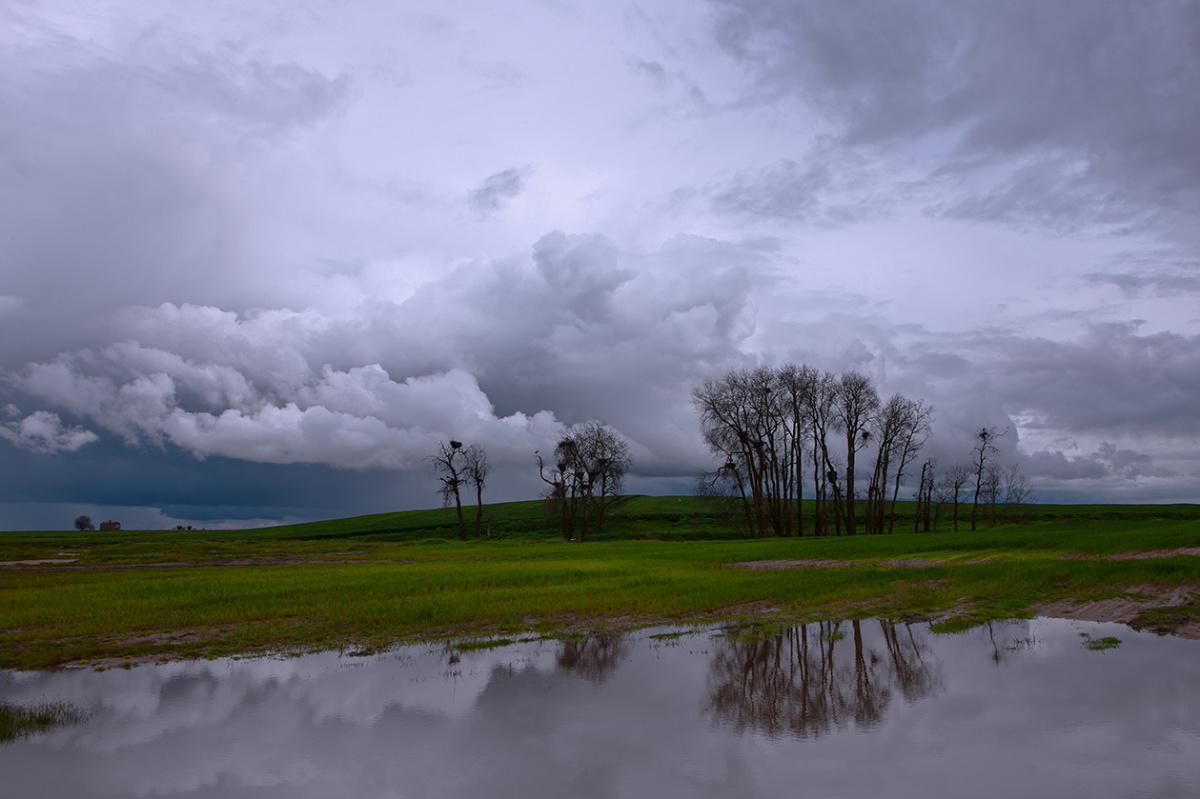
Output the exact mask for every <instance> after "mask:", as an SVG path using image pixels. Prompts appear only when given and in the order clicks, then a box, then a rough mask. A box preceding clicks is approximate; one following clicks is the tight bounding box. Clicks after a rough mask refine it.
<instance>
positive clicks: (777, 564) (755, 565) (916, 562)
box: [729, 558, 974, 571]
mask: <svg viewBox="0 0 1200 799" xmlns="http://www.w3.org/2000/svg"><path fill="white" fill-rule="evenodd" d="M948 562H949V561H945V560H931V559H929V558H899V559H894V560H880V561H872V560H821V559H808V560H746V561H742V562H740V563H731V564H729V565H730V566H732V567H733V568H735V569H749V570H751V571H771V570H775V569H837V568H844V567H847V566H860V567H866V566H883V567H886V568H893V569H928V568H931V567H933V566H945V565H946V564H947V563H948ZM957 563H958V564H959V565H970V564H971V563H974V561H958V562H957Z"/></svg>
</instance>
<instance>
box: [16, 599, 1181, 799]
mask: <svg viewBox="0 0 1200 799" xmlns="http://www.w3.org/2000/svg"><path fill="white" fill-rule="evenodd" d="M1113 639H1116V642H1114V640H1113ZM0 703H3V704H4V705H7V706H8V707H14V706H17V707H34V706H38V705H41V706H46V705H55V706H63V705H64V704H65V706H69V707H72V708H76V709H78V711H79V713H77V714H75V715H73V716H70V717H69V718H70V720H69V721H68V722H66V723H64V724H62V725H61V726H58V727H55V728H53V729H50V730H49V731H37V732H34V733H31V734H29V735H18V736H17V737H15V738H13V739H11V740H8V741H6V742H3V743H0V774H2V775H3V790H2V791H0V793H2V794H3V795H4V796H5V797H12V798H13V799H17V797H45V798H46V799H58V797H73V798H78V797H118V796H119V797H133V796H138V797H151V796H153V797H321V798H322V799H325V798H326V797H342V796H353V797H407V796H411V797H473V798H475V797H575V796H577V797H783V796H787V797H795V796H804V797H824V796H829V797H835V796H836V797H883V796H887V797H899V798H900V799H904V798H905V797H922V799H927V798H928V797H959V796H971V797H1005V798H1006V799H1007V797H1013V796H1023V797H1043V796H1044V797H1064V796H1080V797H1084V796H1086V797H1185V796H1186V797H1195V796H1200V642H1197V641H1189V640H1182V639H1177V638H1172V637H1158V636H1155V635H1153V634H1150V633H1138V632H1134V631H1132V630H1130V629H1129V628H1128V627H1125V626H1123V625H1119V624H1106V623H1092V622H1085V621H1064V620H1053V619H1036V620H1032V621H1021V622H1009V623H995V624H992V625H989V626H985V627H980V628H976V629H973V630H970V631H967V632H964V633H957V634H934V633H932V632H931V631H930V630H929V628H928V626H926V625H924V624H912V625H905V624H890V623H887V622H880V621H863V622H857V623H856V622H841V623H826V624H810V625H807V626H803V627H787V628H783V629H780V630H776V631H769V632H767V631H761V630H760V631H744V630H743V631H732V632H731V631H722V630H706V631H698V632H687V633H683V634H678V633H676V632H672V631H663V630H659V631H646V632H640V633H636V634H630V635H626V636H593V637H585V638H579V639H574V640H568V641H528V642H518V643H513V644H508V645H505V646H501V647H497V648H491V649H475V650H466V651H457V650H451V649H447V648H446V647H443V646H417V647H407V648H403V649H398V650H394V651H391V652H388V653H384V654H379V655H370V656H362V657H358V656H351V655H346V654H338V653H325V654H319V655H312V656H308V657H301V658H293V659H286V660H284V659H280V660H271V659H258V660H245V661H236V660H219V661H211V662H191V663H172V664H166V665H161V666H139V667H136V668H132V669H123V670H122V669H115V670H109V671H103V672H95V671H83V670H79V671H60V672H38V673H8V674H0Z"/></svg>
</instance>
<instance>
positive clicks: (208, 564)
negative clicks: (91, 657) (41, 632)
mask: <svg viewBox="0 0 1200 799" xmlns="http://www.w3.org/2000/svg"><path fill="white" fill-rule="evenodd" d="M76 560H77V559H76V558H70V559H60V558H42V559H40V560H0V571H18V570H21V569H25V568H27V567H34V566H45V567H49V568H59V569H62V570H65V571H128V570H131V569H132V570H139V569H204V568H222V567H224V568H233V567H238V566H340V565H344V564H349V563H367V564H374V565H381V564H396V563H413V562H415V561H406V560H368V559H364V558H243V559H237V560H202V561H190V562H189V561H152V562H149V563H87V564H81V565H72V564H74V563H75V562H76Z"/></svg>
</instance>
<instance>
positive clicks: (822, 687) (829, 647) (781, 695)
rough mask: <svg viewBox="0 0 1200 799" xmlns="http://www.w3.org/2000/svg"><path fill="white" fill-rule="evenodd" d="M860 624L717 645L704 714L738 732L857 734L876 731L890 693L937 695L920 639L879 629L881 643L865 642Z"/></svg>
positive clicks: (894, 628)
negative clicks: (850, 727) (848, 728)
mask: <svg viewBox="0 0 1200 799" xmlns="http://www.w3.org/2000/svg"><path fill="white" fill-rule="evenodd" d="M865 624H871V623H869V622H858V621H852V622H848V623H843V622H822V623H819V624H808V625H800V626H798V627H792V628H789V629H787V630H785V631H784V632H782V633H780V634H778V635H773V636H767V637H755V638H726V639H722V640H719V641H717V642H716V645H717V650H716V652H715V653H714V655H713V658H712V662H711V664H710V671H709V694H708V704H707V712H709V713H710V714H711V715H712V716H713V718H715V719H716V720H718V721H720V722H722V723H726V724H730V725H731V726H733V727H734V728H736V729H739V730H743V729H756V730H759V731H762V732H765V733H768V734H772V735H776V734H780V733H784V732H790V733H794V734H798V735H805V736H809V735H819V734H821V733H822V732H825V731H827V730H829V729H831V728H833V727H840V726H844V725H845V724H846V723H848V722H849V721H850V720H851V719H853V721H854V723H855V725H856V726H858V727H862V728H865V727H870V726H872V725H874V724H876V723H878V722H879V720H880V719H882V718H883V714H884V711H885V710H886V709H887V706H888V703H889V702H890V701H891V698H892V695H893V692H899V693H900V695H901V696H903V697H904V698H905V699H907V700H910V701H911V700H915V699H918V698H920V697H923V696H927V695H929V694H931V693H932V692H933V691H934V690H935V689H936V688H937V685H938V671H939V668H940V666H939V665H938V664H937V662H936V661H934V660H933V659H932V655H931V653H930V651H929V647H928V646H927V644H926V642H925V640H924V636H923V634H918V633H917V632H916V631H915V630H914V629H913V628H912V626H910V625H896V624H892V623H889V622H883V621H881V622H879V628H880V640H873V641H867V640H866V636H864V625H865ZM847 626H848V627H849V630H846V629H845V628H846V627H847ZM847 632H849V636H848V637H849V639H850V640H849V641H848V642H847V641H846V638H847V635H846V633H847Z"/></svg>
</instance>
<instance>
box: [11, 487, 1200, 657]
mask: <svg viewBox="0 0 1200 799" xmlns="http://www.w3.org/2000/svg"><path fill="white" fill-rule="evenodd" d="M486 512H487V514H488V515H490V517H491V518H492V531H493V536H492V538H491V539H486V540H470V541H465V542H462V541H458V540H456V538H455V535H456V530H455V522H454V516H453V513H452V512H449V511H444V510H430V511H412V512H405V513H392V514H380V515H375V516H362V517H355V518H351V519H338V520H332V521H328V522H316V523H312V524H303V525H292V526H287V527H275V528H265V529H259V530H247V531H211V532H205V531H193V532H153V531H146V532H119V533H99V532H94V533H52V532H44V533H2V534H0V561H3V562H9V563H10V565H7V566H3V567H0V568H2V569H3V570H0V667H4V668H42V667H53V666H58V665H63V664H68V663H93V664H101V665H106V664H115V663H120V662H130V661H133V660H137V659H146V658H149V659H156V658H167V657H192V656H213V655H227V654H252V653H263V652H277V651H302V650H309V649H314V648H339V647H343V648H350V649H374V648H380V647H384V646H387V645H389V644H393V643H396V642H399V641H405V640H413V639H415V638H464V637H469V636H478V635H491V634H514V633H518V632H523V631H529V630H532V631H537V632H541V633H545V634H553V633H562V632H577V631H581V630H590V629H595V628H602V627H612V626H619V627H629V626H638V625H646V624H658V623H693V622H695V623H699V622H708V621H718V620H744V619H746V618H751V617H753V618H760V619H761V618H767V617H769V618H776V619H818V618H835V617H837V618H845V617H863V616H871V615H889V616H893V617H899V616H913V615H916V616H923V617H924V616H933V617H945V616H950V617H953V618H954V619H957V620H958V622H957V623H968V622H971V621H979V620H983V619H988V618H998V617H1004V616H1017V615H1024V614H1028V613H1030V612H1032V610H1033V608H1034V606H1035V605H1037V604H1039V603H1043V602H1048V601H1053V600H1062V599H1068V598H1073V599H1086V598H1099V597H1113V596H1119V595H1122V594H1123V593H1124V592H1126V591H1128V589H1131V588H1134V589H1139V590H1141V589H1144V588H1145V587H1155V588H1161V589H1171V588H1176V587H1179V586H1184V587H1195V588H1197V589H1198V590H1200V557H1195V556H1189V555H1180V554H1172V553H1171V552H1168V551H1165V550H1173V549H1177V548H1181V547H1197V546H1200V506H1188V505H1176V506H1052V507H1042V508H1039V509H1038V511H1037V514H1036V516H1035V517H1034V520H1033V521H1030V522H1027V523H1023V524H1013V525H1001V526H997V527H995V528H990V527H989V528H985V529H981V530H979V531H978V532H975V533H971V532H969V531H966V530H965V529H964V530H963V531H960V532H958V533H954V532H950V531H948V525H945V524H943V526H942V530H941V531H938V532H931V533H912V532H903V533H900V532H898V533H896V534H894V535H890V536H858V537H853V538H847V537H841V538H834V537H829V538H811V537H805V538H791V539H766V540H744V539H741V538H740V537H739V535H738V531H737V529H736V527H734V526H733V525H732V524H731V523H730V521H729V520H728V518H727V517H726V514H725V513H724V512H723V511H722V509H721V507H720V506H719V505H718V504H716V503H714V502H711V501H707V500H702V499H699V498H694V497H630V498H627V499H625V500H623V501H622V502H620V504H619V505H618V506H617V507H615V508H614V509H613V511H612V513H611V515H610V518H609V521H608V524H607V526H606V530H605V531H604V532H603V533H602V534H599V535H596V536H594V540H590V541H588V542H585V543H569V542H565V541H563V540H562V539H561V538H560V537H558V535H557V534H556V532H555V529H554V526H553V522H552V520H551V519H549V518H548V517H547V515H546V513H545V511H544V509H543V508H542V506H541V504H540V503H538V502H518V503H505V504H498V505H491V506H487V508H486ZM898 529H905V530H907V529H908V525H907V524H899V525H898ZM1159 550H1163V552H1159V553H1158V556H1157V557H1153V558H1148V559H1139V560H1131V559H1120V560H1113V559H1111V556H1112V555H1113V554H1116V553H1127V552H1148V551H1159ZM1064 556H1070V558H1069V559H1065V558H1064ZM42 559H53V560H73V561H74V562H73V563H69V564H66V563H60V564H42V565H13V564H11V562H12V561H21V560H42ZM781 559H782V560H814V561H823V562H825V563H823V564H822V565H820V566H818V567H811V566H810V567H805V568H789V569H762V570H750V569H744V568H735V567H731V566H730V564H735V563H741V562H747V561H761V560H781ZM831 561H832V562H833V563H830V562H831ZM1193 610H1194V608H1193V607H1192V606H1191V605H1188V606H1185V607H1184V608H1183V609H1175V610H1174V611H1173V612H1172V616H1171V617H1172V618H1173V619H1175V620H1176V621H1177V622H1179V623H1185V622H1187V621H1189V620H1194V613H1193Z"/></svg>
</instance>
